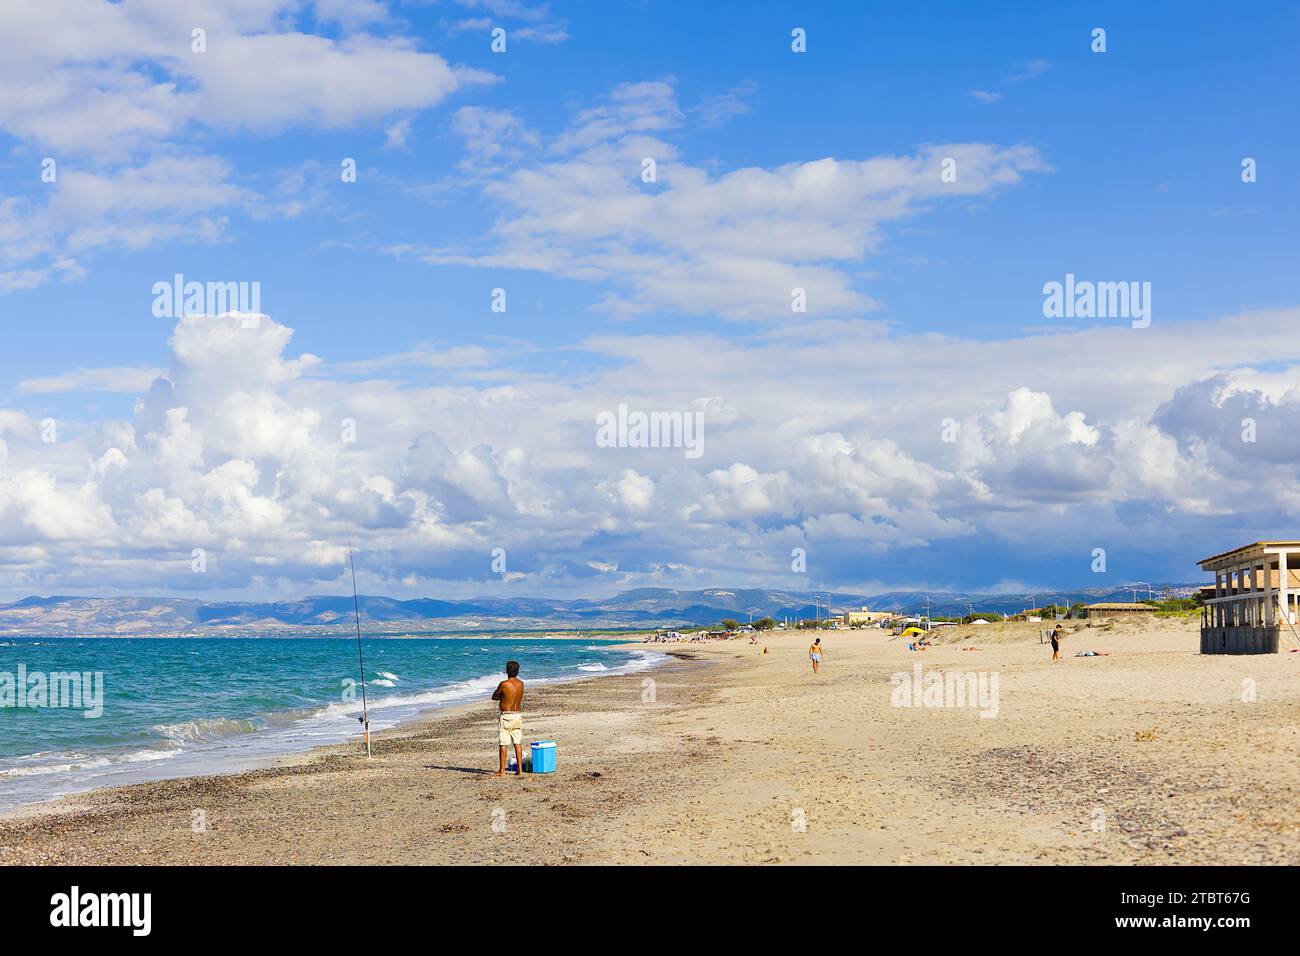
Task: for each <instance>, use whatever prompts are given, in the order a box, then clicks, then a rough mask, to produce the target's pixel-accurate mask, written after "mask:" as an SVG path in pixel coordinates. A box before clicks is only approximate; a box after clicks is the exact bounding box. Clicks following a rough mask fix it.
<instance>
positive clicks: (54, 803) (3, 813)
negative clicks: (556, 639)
mask: <svg viewBox="0 0 1300 956" xmlns="http://www.w3.org/2000/svg"><path fill="white" fill-rule="evenodd" d="M592 640H600V638H592ZM606 649H607V650H615V651H623V652H626V653H627V659H626V660H625V661H623V662H622V663H620V664H617V665H613V666H611V668H610V669H609V670H608V671H607V672H600V671H598V672H596V673H591V672H586V673H576V674H568V675H563V676H550V677H542V678H536V679H534V680H533V681H532V684H533V686H535V687H544V686H549V685H552V684H562V683H573V682H577V681H587V680H600V679H603V678H609V677H618V676H622V675H625V674H637V673H643V672H649V671H653V670H654V669H655V668H657V667H659V666H661V665H662V664H663V663H664V662H665V661H667V660H668V656H667V655H665V654H664V653H663V652H662V651H660V650H656V649H651V648H649V647H648V646H644V645H641V644H640V643H618V642H607V643H606ZM580 670H581V669H580ZM471 682H472V681H471ZM463 683H467V682H465V681H452V682H450V683H448V684H446V685H441V686H435V687H429V688H424V689H423V690H415V691H407V692H405V693H406V694H408V695H409V694H411V693H414V694H416V695H422V694H437V693H439V692H450V691H453V690H455V689H456V688H457V687H458V686H460V685H461V684H463ZM485 693H486V692H484V694H485ZM396 696H397V697H399V698H400V697H401V696H402V695H401V694H398V695H396ZM479 696H483V695H480V694H479V693H478V692H474V693H473V694H472V695H471V693H470V692H469V691H464V692H462V693H459V694H454V695H452V696H451V697H450V698H449V699H447V700H446V701H445V702H444V701H432V702H429V701H426V702H424V703H422V704H404V703H402V702H401V701H400V700H392V699H390V698H383V697H379V698H373V699H372V700H371V726H372V732H371V733H372V737H373V736H377V735H379V734H386V733H389V732H392V731H400V730H402V729H403V728H406V727H408V726H411V725H413V724H416V723H419V722H420V721H423V720H425V719H429V718H432V717H434V716H436V715H439V714H442V713H444V712H449V711H454V710H456V709H458V708H462V707H473V706H476V701H477V698H478V697H479ZM372 697H373V695H372ZM330 706H333V705H332V704H331V705H319V706H313V707H307V708H303V709H300V710H296V711H295V710H286V711H277V712H275V714H273V715H270V714H261V715H258V716H259V717H265V718H267V719H271V718H272V717H274V718H279V719H280V721H281V722H283V726H285V727H289V726H296V725H300V724H301V723H303V722H304V721H310V720H312V719H313V718H317V717H318V716H319V713H320V710H321V707H324V708H325V709H328V708H329V707H330ZM394 709H395V710H396V711H397V713H396V714H395V715H394V714H389V713H388V712H389V711H392V710H394ZM357 710H358V712H359V711H360V705H359V704H358V705H357ZM195 719H196V720H201V719H202V718H195ZM390 721H395V722H391V723H390ZM376 724H379V727H378V728H376V727H375V725H376ZM355 726H357V725H356V724H355V723H354V718H348V719H347V721H346V723H341V724H340V728H342V727H355ZM270 733H273V731H271V730H269V729H268V728H263V729H261V730H258V731H254V732H253V733H251V734H243V735H234V736H230V737H226V738H224V739H221V740H215V741H208V742H205V745H202V746H200V747H198V748H196V749H194V750H191V751H183V750H177V751H175V752H173V753H172V754H170V755H169V756H170V758H171V759H168V760H166V761H162V760H159V761H158V762H156V763H155V762H152V761H139V762H132V761H131V758H130V757H129V756H128V758H127V761H126V762H124V763H123V762H120V757H119V762H116V763H104V764H103V766H105V767H111V768H113V770H112V771H111V772H113V773H115V774H116V775H118V776H119V779H117V780H115V781H114V780H108V779H103V780H99V781H96V780H94V779H91V780H86V781H84V782H83V783H90V784H91V785H90V786H84V785H82V786H74V787H73V788H72V789H68V790H66V791H65V792H62V793H57V794H54V795H50V796H47V797H43V798H42V797H38V798H35V799H20V800H18V801H17V802H14V803H6V804H5V805H0V821H4V820H6V819H13V818H17V817H19V816H26V815H29V814H30V813H31V812H33V811H37V810H42V811H43V810H45V809H46V808H55V810H56V811H57V808H58V807H59V806H60V804H61V803H62V802H63V801H66V800H75V799H76V798H78V797H82V796H88V795H91V794H95V793H98V792H100V791H105V790H116V789H120V788H124V787H131V786H137V785H145V784H150V783H162V782H166V781H168V780H177V779H189V778H201V777H211V776H221V775H235V774H239V773H246V772H253V771H257V770H262V769H267V768H273V767H276V766H279V765H281V764H282V763H283V762H285V761H294V760H296V759H298V758H302V757H307V756H310V755H311V754H312V753H314V752H315V751H317V750H320V749H325V748H330V747H336V746H344V747H346V746H349V742H350V741H351V740H352V739H354V738H355V739H356V740H358V741H359V740H361V739H362V738H361V732H360V730H351V731H344V730H342V729H340V731H339V733H338V735H337V736H336V737H335V738H334V739H329V738H327V739H325V740H317V741H314V742H310V743H308V742H305V741H304V740H302V739H301V738H295V737H287V738H286V737H281V738H279V739H278V745H277V740H276V739H275V738H272V737H268V736H267V735H268V734H270ZM239 745H243V746H245V747H248V748H249V749H250V750H252V751H254V752H250V753H246V754H241V753H238V752H234V751H232V750H231V749H229V748H232V747H238V746H239ZM220 748H226V749H220ZM86 756H87V758H90V759H98V760H101V761H110V760H111V759H112V756H113V754H112V753H109V752H105V753H100V754H88V755H86ZM173 761H174V762H173ZM3 775H4V773H3V771H0V776H3ZM123 777H124V778H125V779H121V778H123ZM20 779H21V778H20ZM26 779H29V780H36V779H39V777H37V776H30V775H29V776H27V777H26ZM61 785H66V784H61ZM15 796H16V795H15Z"/></svg>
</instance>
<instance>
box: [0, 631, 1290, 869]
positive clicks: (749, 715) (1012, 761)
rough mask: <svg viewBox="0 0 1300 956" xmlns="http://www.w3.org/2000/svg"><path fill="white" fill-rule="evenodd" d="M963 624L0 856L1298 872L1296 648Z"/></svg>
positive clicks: (697, 661) (396, 747)
mask: <svg viewBox="0 0 1300 956" xmlns="http://www.w3.org/2000/svg"><path fill="white" fill-rule="evenodd" d="M965 630H966V631H972V630H975V631H978V633H963V634H954V635H952V639H951V642H950V643H945V644H940V645H936V646H935V647H933V648H931V649H930V650H928V651H925V652H923V653H912V652H909V651H907V649H906V647H905V646H904V645H902V644H901V643H900V642H899V641H896V640H892V641H891V640H889V639H888V636H887V635H880V634H871V633H864V632H846V631H828V632H824V633H823V635H822V636H823V644H824V645H825V647H826V649H827V655H826V660H825V662H824V663H823V666H822V672H821V673H820V674H818V675H816V676H814V675H813V674H812V673H811V671H810V669H809V668H808V665H807V658H806V654H805V651H806V648H807V643H808V638H809V635H807V634H795V635H786V636H776V637H773V638H769V639H768V640H766V641H765V643H766V644H767V646H768V648H769V653H768V654H760V653H758V651H759V649H758V648H755V647H754V646H752V645H749V644H748V642H747V641H745V642H742V641H731V642H726V643H724V644H702V643H696V644H683V645H680V646H676V647H674V646H673V645H656V647H657V649H659V650H661V652H663V653H665V654H666V655H668V656H669V657H670V658H671V660H669V661H667V662H665V663H663V664H661V665H660V666H659V667H657V668H655V669H654V670H653V671H650V672H643V673H636V674H630V675H609V676H601V677H596V678H586V679H581V680H578V681H573V682H567V683H563V684H552V685H542V686H539V687H537V688H536V689H535V690H531V691H530V693H529V696H528V697H527V698H526V699H525V738H524V739H525V743H527V742H528V741H530V740H536V739H555V740H557V741H559V752H558V769H557V772H556V773H555V774H548V775H540V774H538V775H534V774H526V775H524V776H523V777H521V778H506V779H497V778H495V777H493V776H491V771H494V770H495V769H496V760H497V755H496V741H495V718H494V714H493V711H492V710H490V709H489V707H490V705H489V706H486V707H485V706H484V705H483V704H469V705H464V706H461V707H457V708H455V709H454V710H449V711H443V712H439V713H438V714H436V715H433V716H430V717H428V718H424V719H421V720H418V721H416V722H414V723H412V724H409V725H406V726H404V727H403V728H401V729H394V730H390V731H385V732H383V733H382V734H379V735H376V738H375V757H374V759H373V760H370V761H367V760H366V758H365V757H364V755H363V754H361V753H359V748H357V747H356V746H355V745H332V746H329V747H325V748H318V749H316V750H313V751H309V752H308V753H306V754H303V755H301V757H300V758H298V759H294V760H290V761H285V762H283V763H280V764H278V765H277V766H273V767H268V768H264V769H261V770H255V771H250V772H247V773H241V774H233V775H221V776H213V777H203V778H182V779H176V780H168V781H160V782H157V783H148V784H139V785H136V786H133V787H127V788H122V789H115V790H100V791H94V792H92V793H89V794H84V795H80V796H78V797H74V798H70V799H69V800H67V801H65V802H63V803H62V804H60V805H57V806H56V807H55V808H54V809H53V810H52V811H50V812H43V813H41V814H39V815H33V816H28V817H25V818H22V819H14V818H3V819H0V863H9V864H45V863H74V864H75V863H123V864H130V863H145V864H150V863H159V864H161V863H169V864H171V863H178V864H226V863H251V864H266V863H289V864H344V863H356V864H365V863H374V864H390V863H391V864H403V863H404V864H459V863H469V864H518V865H533V864H567V863H579V864H610V863H614V864H638V863H652V864H669V865H687V864H699V863H712V864H737V863H743V864H780V863H813V864H826V863H857V864H881V863H884V864H904V865H906V864H939V865H972V864H974V865H981V864H990V863H1009V864H1062V863H1070V864H1110V865H1133V864H1142V863H1158V864H1178V865H1185V864H1226V863H1232V864H1279V863H1281V864H1295V863H1298V862H1300V822H1298V821H1297V820H1296V818H1295V814H1294V811H1293V809H1292V808H1293V807H1294V806H1296V805H1300V760H1298V759H1297V758H1300V730H1298V728H1297V724H1298V723H1300V681H1297V679H1296V678H1297V670H1296V668H1297V667H1300V654H1291V653H1282V654H1276V655H1262V656H1259V657H1222V656H1208V657H1207V656H1202V655H1199V654H1198V653H1197V651H1196V642H1197V635H1196V631H1195V627H1194V626H1192V625H1189V624H1188V623H1187V622H1177V621H1173V622H1152V623H1150V624H1144V625H1141V626H1137V625H1135V626H1133V627H1128V626H1117V627H1115V628H1086V629H1085V628H1080V629H1078V630H1077V632H1075V633H1071V634H1070V635H1068V636H1067V638H1066V640H1065V643H1064V647H1063V652H1064V653H1065V654H1067V655H1073V654H1074V653H1076V652H1078V651H1081V650H1085V649H1095V650H1098V651H1101V652H1105V653H1106V654H1108V655H1109V656H1101V657H1095V658H1075V657H1073V656H1067V658H1066V660H1065V661H1063V662H1060V663H1056V664H1053V663H1051V661H1050V649H1045V648H1044V647H1043V646H1042V645H1040V644H1038V642H1037V637H1036V630H1035V626H1034V625H1029V627H1028V628H1026V627H1023V626H1019V627H1018V626H1012V625H1007V626H1002V625H993V626H990V628H979V629H965ZM632 646H633V647H636V648H640V647H641V646H640V645H635V644H634V645H632ZM918 664H919V665H921V666H922V668H923V669H924V671H926V672H930V673H932V672H936V671H937V672H941V673H953V672H956V673H975V672H977V671H978V672H980V673H987V674H997V675H998V676H999V678H1000V680H999V686H1000V694H1001V699H1000V707H999V708H998V714H997V716H996V717H995V718H992V719H986V718H983V717H981V716H980V715H979V712H978V711H977V710H975V709H972V708H966V709H961V708H946V707H929V706H922V707H912V706H897V705H896V704H891V701H890V693H891V690H892V688H891V680H892V679H893V678H897V677H899V676H900V675H907V674H911V673H913V672H914V668H915V666H916V665H918ZM1243 681H1250V682H1251V683H1250V686H1251V688H1252V689H1253V690H1252V693H1255V694H1256V696H1255V698H1254V699H1253V700H1251V701H1249V702H1246V701H1243V700H1242V687H1243ZM196 813H198V814H199V815H200V816H201V818H202V820H203V826H202V828H201V829H199V830H195V829H194V820H196V819H198V817H196V816H195V814H196Z"/></svg>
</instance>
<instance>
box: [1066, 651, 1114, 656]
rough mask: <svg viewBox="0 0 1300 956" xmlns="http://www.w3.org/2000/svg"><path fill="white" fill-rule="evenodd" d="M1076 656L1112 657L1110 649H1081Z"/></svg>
mask: <svg viewBox="0 0 1300 956" xmlns="http://www.w3.org/2000/svg"><path fill="white" fill-rule="evenodd" d="M1074 656H1075V657H1110V651H1079V653H1077V654H1075V655H1074Z"/></svg>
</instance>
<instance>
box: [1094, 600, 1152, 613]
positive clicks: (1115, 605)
mask: <svg viewBox="0 0 1300 956" xmlns="http://www.w3.org/2000/svg"><path fill="white" fill-rule="evenodd" d="M1087 608H1088V610H1089V611H1154V610H1155V608H1154V607H1152V606H1151V605H1150V604H1129V603H1126V602H1122V601H1109V602H1108V601H1103V602H1102V603H1101V604H1089V605H1087Z"/></svg>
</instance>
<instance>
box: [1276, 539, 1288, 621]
mask: <svg viewBox="0 0 1300 956" xmlns="http://www.w3.org/2000/svg"><path fill="white" fill-rule="evenodd" d="M1277 568H1278V581H1277V587H1278V603H1280V604H1281V605H1282V613H1283V615H1285V617H1286V623H1287V624H1290V623H1291V581H1290V576H1291V572H1290V570H1289V569H1288V568H1287V560H1286V548H1283V549H1282V550H1281V552H1280V553H1279V554H1278V556H1277Z"/></svg>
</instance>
